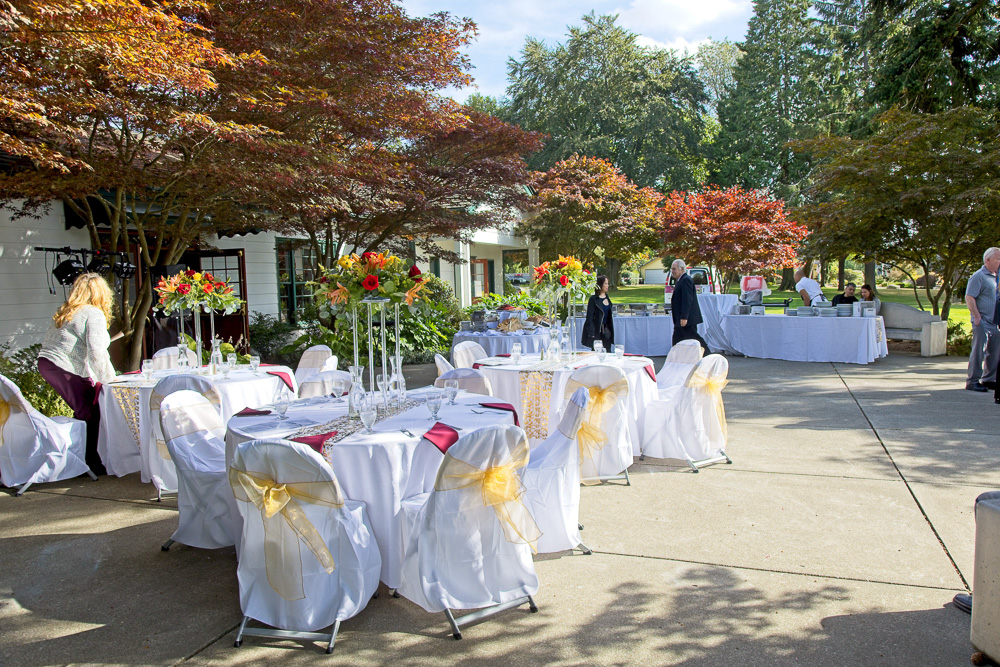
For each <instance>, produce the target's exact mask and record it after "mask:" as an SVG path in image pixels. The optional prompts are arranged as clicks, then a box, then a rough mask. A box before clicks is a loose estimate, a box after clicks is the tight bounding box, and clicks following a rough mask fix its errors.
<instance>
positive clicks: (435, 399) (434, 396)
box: [427, 391, 444, 421]
mask: <svg viewBox="0 0 1000 667" xmlns="http://www.w3.org/2000/svg"><path fill="white" fill-rule="evenodd" d="M443 398H444V397H443V396H442V395H441V392H440V391H434V392H431V393H429V394H428V395H427V411H428V412H430V413H431V421H437V418H438V412H440V411H441V401H442V399H443Z"/></svg>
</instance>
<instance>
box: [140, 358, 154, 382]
mask: <svg viewBox="0 0 1000 667" xmlns="http://www.w3.org/2000/svg"><path fill="white" fill-rule="evenodd" d="M152 377H153V360H152V359H145V360H143V362H142V378H143V380H144V381H145V382H146V383H147V384H148V383H149V381H150V379H151V378H152Z"/></svg>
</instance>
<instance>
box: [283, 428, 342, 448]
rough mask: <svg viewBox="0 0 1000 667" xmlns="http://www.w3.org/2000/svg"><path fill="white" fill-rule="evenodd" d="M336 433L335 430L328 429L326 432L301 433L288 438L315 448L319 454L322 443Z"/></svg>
mask: <svg viewBox="0 0 1000 667" xmlns="http://www.w3.org/2000/svg"><path fill="white" fill-rule="evenodd" d="M335 435H337V432H336V431H330V432H328V433H317V434H316V435H302V436H299V437H298V438H289V440H291V441H292V442H301V443H302V444H303V445H309V446H310V447H312V448H313V449H315V450H316V451H317V452H319V453H320V454H322V453H323V443H325V442H326V441H327V440H329V439H330V438H332V437H334V436H335Z"/></svg>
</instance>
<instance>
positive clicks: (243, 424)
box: [226, 390, 514, 588]
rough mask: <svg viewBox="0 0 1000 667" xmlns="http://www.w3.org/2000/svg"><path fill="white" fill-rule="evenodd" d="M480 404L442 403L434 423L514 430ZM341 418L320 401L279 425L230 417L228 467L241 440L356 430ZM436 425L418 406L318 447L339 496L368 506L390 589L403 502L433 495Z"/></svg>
mask: <svg viewBox="0 0 1000 667" xmlns="http://www.w3.org/2000/svg"><path fill="white" fill-rule="evenodd" d="M425 394H426V392H425V391H423V390H417V391H413V392H410V393H409V394H408V397H409V398H411V399H416V400H418V401H419V400H420V398H421V397H424V398H425ZM484 402H485V403H489V402H491V399H490V397H489V396H482V395H480V394H470V393H467V392H460V393H459V395H458V397H457V399H456V404H455V405H448V404H447V401H445V402H444V403H445V404H444V405H442V406H441V411H440V412H439V413H438V419H437V421H438V422H439V423H444V424H447V425H449V426H451V427H453V428H456V429H458V435H459V436H463V435H466V434H468V433H471V432H472V431H474V430H476V429H479V428H483V427H485V426H494V425H502V424H513V423H514V416H513V413H511V412H509V411H504V410H495V409H489V408H484V407H481V405H480V404H481V403H484ZM346 415H347V402H346V400H343V401H336V400H335V399H332V398H330V397H326V396H320V397H314V398H308V399H303V400H299V401H294V402H293V403H292V404H291V406H290V407H289V409H288V413H287V417H288V418H287V419H285V420H282V421H279V420H278V419H277V416H276V415H274V414H269V415H263V416H252V417H233V418H232V419H231V420H230V421H229V428H228V430H227V432H226V460H227V461H232V457H233V454H234V453H235V452H236V447H237V446H238V445H239V444H240V443H241V442H246V441H247V440H255V439H268V440H272V439H278V438H287V437H291V436H293V434H294V433H295V432H296V431H300V430H306V431H310V430H311V431H316V432H326V431H329V430H336V429H340V431H341V433H342V434H343V432H344V431H345V430H350V429H351V428H355V429H356V428H359V422H358V420H353V422H347V420H346ZM331 421H332V422H336V423H331ZM345 422H346V423H345ZM434 423H435V422H434V421H431V419H430V413H429V412H428V411H427V408H426V406H424V405H422V404H421V405H416V406H414V407H411V408H410V409H408V410H405V411H404V412H401V413H398V414H395V415H392V416H389V417H388V418H386V419H383V420H382V421H379V422H376V424H375V426H374V431H375V433H372V434H365V433H363V432H362V431H360V430H356V431H354V432H353V433H350V434H349V435H347V436H346V437H344V438H343V439H341V440H330V441H328V442H327V443H326V445H325V446H324V447H323V456H324V458H326V460H327V461H328V462H329V463H330V466H331V467H332V468H333V471H334V473H336V475H337V480H338V481H339V482H340V486H341V487H342V488H343V490H344V495H345V496H346V497H347V498H350V499H351V500H360V501H363V502H364V503H365V504H366V506H367V511H368V518H369V520H370V521H371V526H372V533H373V535H374V537H375V541H376V542H377V543H378V548H379V552H380V553H381V556H382V575H381V579H382V581H383V582H385V584H386V585H387V586H389V587H390V588H398V587H399V585H400V583H401V574H402V567H403V556H404V551H405V549H406V545H405V544H403V543H402V536H401V534H400V531H399V524H398V523H397V515H398V514H399V513H400V512H401V504H402V501H403V500H404V499H405V498H409V497H411V496H415V495H418V494H421V493H426V492H429V491H432V490H433V489H434V480H435V478H436V477H437V471H438V467H439V466H440V465H441V461H442V459H443V458H444V454H442V453H441V451H440V450H439V449H438V448H437V447H435V446H434V445H433V444H431V443H430V442H429V441H427V440H426V439H425V438H423V437H422V436H423V435H424V433H426V432H427V430H428V429H430V428H431V426H433V425H434ZM403 429H406V431H408V433H407V432H404V431H403ZM333 437H334V438H336V436H333Z"/></svg>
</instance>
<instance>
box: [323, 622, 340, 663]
mask: <svg viewBox="0 0 1000 667" xmlns="http://www.w3.org/2000/svg"><path fill="white" fill-rule="evenodd" d="M339 630H340V621H336V622H335V623H334V624H333V632H331V633H330V643H329V644H327V646H326V653H327V655H329V654H330V653H333V645H334V644H335V643H336V642H337V632H338V631H339Z"/></svg>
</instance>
